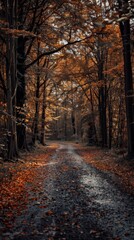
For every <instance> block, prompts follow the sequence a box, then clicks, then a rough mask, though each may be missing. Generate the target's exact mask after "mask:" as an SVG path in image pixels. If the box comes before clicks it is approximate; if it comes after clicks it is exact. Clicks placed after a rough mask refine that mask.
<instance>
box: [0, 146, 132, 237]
mask: <svg viewBox="0 0 134 240" xmlns="http://www.w3.org/2000/svg"><path fill="white" fill-rule="evenodd" d="M43 167H44V169H45V171H47V178H45V180H44V182H43V188H44V191H42V192H39V193H38V200H37V201H36V202H34V201H33V203H32V204H30V205H29V207H28V209H27V211H25V212H24V213H23V214H22V215H21V216H20V217H18V219H16V222H15V228H14V229H13V232H12V235H11V234H10V238H9V239H14V240H53V239H59V240H60V239H62V240H65V239H67V240H94V239H101V240H106V239H109V240H112V239H115V240H133V239H134V209H133V203H134V201H133V200H134V199H133V197H132V196H130V195H128V194H127V193H126V194H125V193H123V192H122V191H121V190H120V189H119V188H118V186H117V185H116V182H115V181H114V180H113V178H112V176H108V175H107V173H105V174H104V173H102V172H101V171H98V170H96V169H95V168H93V167H91V166H90V165H89V164H86V163H85V162H84V161H83V159H82V158H81V157H80V156H79V155H78V154H77V153H76V152H75V150H74V147H73V145H71V144H67V143H63V144H61V145H60V147H59V148H58V149H57V151H56V153H55V155H54V156H53V157H52V158H51V161H50V162H49V164H48V165H45V166H43ZM41 206H42V207H41ZM24 219H25V222H27V223H28V224H25V223H24ZM22 233H23V234H22ZM3 239H6V238H3Z"/></svg>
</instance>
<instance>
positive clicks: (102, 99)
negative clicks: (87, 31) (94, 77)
mask: <svg viewBox="0 0 134 240" xmlns="http://www.w3.org/2000/svg"><path fill="white" fill-rule="evenodd" d="M101 61H103V60H101ZM98 79H99V81H103V80H104V76H103V62H100V63H99V65H98ZM99 115H100V130H101V145H102V147H106V146H107V124H106V90H105V86H104V84H103V83H102V86H101V87H100V88H99Z"/></svg>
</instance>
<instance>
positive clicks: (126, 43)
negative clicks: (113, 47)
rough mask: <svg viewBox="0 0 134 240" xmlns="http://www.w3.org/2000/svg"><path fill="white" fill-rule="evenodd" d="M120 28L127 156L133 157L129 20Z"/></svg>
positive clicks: (132, 94) (133, 131)
mask: <svg viewBox="0 0 134 240" xmlns="http://www.w3.org/2000/svg"><path fill="white" fill-rule="evenodd" d="M120 30H121V35H122V41H123V50H124V52H123V53H124V75H125V97H126V117H127V133H128V158H133V157H134V109H133V104H134V93H133V79H132V65H131V50H130V20H126V21H124V22H121V23H120Z"/></svg>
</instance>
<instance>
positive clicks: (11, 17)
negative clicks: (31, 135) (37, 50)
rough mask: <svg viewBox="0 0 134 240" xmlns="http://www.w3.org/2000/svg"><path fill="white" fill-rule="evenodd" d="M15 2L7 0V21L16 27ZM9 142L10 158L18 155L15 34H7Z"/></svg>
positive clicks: (10, 25)
mask: <svg viewBox="0 0 134 240" xmlns="http://www.w3.org/2000/svg"><path fill="white" fill-rule="evenodd" d="M16 6H17V1H15V4H13V3H11V2H10V1H7V22H8V24H9V28H15V27H16V26H15V25H16V24H15V14H16ZM6 68H7V71H6V73H7V113H8V121H7V143H8V154H7V158H8V160H10V159H13V158H14V157H15V156H17V155H18V150H17V136H16V40H15V38H14V36H12V35H10V34H9V35H8V36H7V66H6Z"/></svg>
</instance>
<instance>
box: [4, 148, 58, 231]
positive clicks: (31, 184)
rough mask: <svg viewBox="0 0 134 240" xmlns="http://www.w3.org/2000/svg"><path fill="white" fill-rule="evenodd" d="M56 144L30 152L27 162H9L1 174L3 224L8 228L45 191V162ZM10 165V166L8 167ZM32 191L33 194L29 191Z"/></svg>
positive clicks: (26, 157)
mask: <svg viewBox="0 0 134 240" xmlns="http://www.w3.org/2000/svg"><path fill="white" fill-rule="evenodd" d="M55 148H56V146H53V147H51V148H50V147H42V148H38V149H37V150H36V154H35V153H32V154H28V155H27V156H26V155H25V156H23V158H24V157H25V162H24V163H23V164H22V163H21V162H19V163H16V164H14V163H8V165H7V163H6V164H5V168H3V169H2V170H1V172H2V171H3V173H2V174H3V175H2V174H1V176H0V178H1V179H2V181H1V184H0V193H1V195H0V212H1V213H2V219H3V224H4V226H5V227H6V228H12V224H11V222H13V220H14V218H15V217H16V216H18V215H20V214H21V212H22V211H23V210H25V209H26V208H27V206H28V204H29V203H30V202H36V204H38V205H39V206H41V207H42V208H45V207H46V206H45V205H43V206H42V205H41V203H40V202H38V197H37V196H38V195H39V194H41V193H42V191H43V180H44V178H45V176H46V175H47V173H46V171H45V168H44V167H43V166H44V164H47V163H48V161H49V157H50V155H51V154H52V153H53V152H54V151H55ZM8 166H9V167H8ZM30 192H32V193H33V195H32V196H31V195H30V194H29V193H30Z"/></svg>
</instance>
